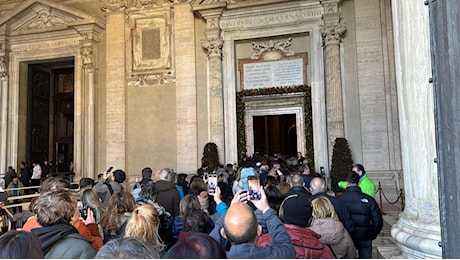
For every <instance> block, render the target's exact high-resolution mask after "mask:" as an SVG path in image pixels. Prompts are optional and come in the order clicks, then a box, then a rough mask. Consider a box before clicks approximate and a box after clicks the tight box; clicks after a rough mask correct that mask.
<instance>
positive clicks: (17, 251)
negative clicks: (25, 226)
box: [0, 230, 43, 259]
mask: <svg viewBox="0 0 460 260" xmlns="http://www.w3.org/2000/svg"><path fill="white" fill-rule="evenodd" d="M26 258H29V259H43V253H42V248H41V242H40V239H38V237H37V236H36V235H34V234H32V233H30V232H26V231H17V230H11V231H8V232H6V233H5V234H3V235H2V236H0V259H26Z"/></svg>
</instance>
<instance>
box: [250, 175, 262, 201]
mask: <svg viewBox="0 0 460 260" xmlns="http://www.w3.org/2000/svg"><path fill="white" fill-rule="evenodd" d="M248 191H249V197H250V198H251V199H252V200H260V198H261V195H260V183H259V178H258V177H256V176H249V177H248Z"/></svg>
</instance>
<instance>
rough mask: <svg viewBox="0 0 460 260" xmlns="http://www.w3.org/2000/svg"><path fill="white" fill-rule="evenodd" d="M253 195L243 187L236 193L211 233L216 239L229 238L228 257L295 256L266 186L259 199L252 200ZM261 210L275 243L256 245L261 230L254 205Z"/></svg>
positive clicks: (280, 257) (272, 257)
mask: <svg viewBox="0 0 460 260" xmlns="http://www.w3.org/2000/svg"><path fill="white" fill-rule="evenodd" d="M250 197H251V196H250V195H249V194H248V193H247V192H246V193H244V192H243V191H242V190H240V191H238V192H237V193H236V194H235V197H234V198H233V200H232V203H231V205H230V207H229V208H228V210H227V212H226V213H225V215H224V216H222V217H220V218H219V220H218V221H217V222H216V224H215V227H214V229H213V230H212V231H211V233H210V236H211V237H213V238H214V239H215V240H216V241H218V242H220V241H222V238H225V239H227V240H228V241H230V243H231V247H230V251H229V252H228V253H227V257H228V258H241V259H248V258H258V259H264V258H271V259H284V258H295V255H296V252H295V249H294V246H293V245H292V243H291V240H290V237H289V234H288V233H287V231H286V228H285V227H284V225H283V223H282V222H281V220H280V219H279V218H278V216H277V214H276V211H275V210H273V209H272V208H270V205H269V204H268V201H267V197H266V195H265V192H264V190H263V189H260V199H251V198H250ZM249 202H250V203H252V204H253V207H255V208H256V209H258V210H260V211H261V212H262V216H263V219H264V220H265V221H266V222H267V227H268V233H269V234H270V236H271V237H273V243H272V245H267V246H260V247H257V246H256V245H255V241H256V239H257V237H259V236H260V234H261V233H262V227H261V226H260V225H258V223H257V219H256V216H255V215H254V210H253V208H252V206H249V205H248V204H249Z"/></svg>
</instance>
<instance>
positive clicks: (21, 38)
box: [0, 0, 104, 177]
mask: <svg viewBox="0 0 460 260" xmlns="http://www.w3.org/2000/svg"><path fill="white" fill-rule="evenodd" d="M19 14H20V15H19ZM43 15H45V16H46V17H44V16H43ZM16 29H20V30H16ZM102 30H104V24H103V23H102V22H101V21H100V20H99V19H97V18H95V17H93V16H90V15H88V14H87V13H85V12H83V11H81V10H78V9H74V8H71V7H69V6H66V5H62V4H59V3H56V2H51V1H48V0H28V1H26V2H24V3H22V4H21V5H19V6H18V7H17V8H16V9H13V10H12V11H10V12H9V13H7V14H6V15H4V16H3V17H2V19H0V44H1V45H2V46H5V47H4V48H2V52H4V55H5V56H8V57H9V64H8V66H7V67H8V73H6V75H4V76H3V77H2V78H1V92H0V94H1V97H2V98H1V99H2V101H4V100H6V103H5V104H4V106H3V107H2V122H4V123H6V125H7V126H8V129H6V130H5V129H2V131H1V133H0V135H1V139H2V141H3V140H5V143H7V144H6V145H2V147H1V150H0V155H1V156H0V167H1V168H6V164H8V165H17V163H18V161H19V160H23V159H24V158H22V157H20V158H19V154H18V153H19V151H20V149H22V148H20V146H23V140H20V137H19V132H20V131H19V130H20V125H21V122H20V119H21V118H22V115H21V114H19V113H20V109H19V103H20V97H23V96H24V94H21V92H22V90H21V89H22V88H23V87H24V84H26V83H24V81H23V80H21V79H22V78H23V77H24V75H23V74H21V73H22V70H21V67H22V64H27V63H30V62H37V61H45V60H47V61H49V60H59V59H69V58H72V57H73V58H74V62H75V63H74V69H75V78H74V82H75V86H74V87H75V91H74V94H75V101H74V102H75V108H74V109H75V111H74V112H75V113H74V114H75V118H74V123H75V125H74V162H75V164H74V165H75V166H74V167H75V168H74V171H75V172H76V173H77V174H79V175H83V174H84V175H85V176H89V177H94V176H91V173H94V161H95V158H94V156H95V153H94V149H95V136H96V135H95V110H94V109H95V96H96V93H95V91H96V88H97V87H96V85H97V77H96V71H97V63H96V61H97V59H96V55H97V42H98V36H99V34H100V33H101V32H102ZM5 115H6V117H5Z"/></svg>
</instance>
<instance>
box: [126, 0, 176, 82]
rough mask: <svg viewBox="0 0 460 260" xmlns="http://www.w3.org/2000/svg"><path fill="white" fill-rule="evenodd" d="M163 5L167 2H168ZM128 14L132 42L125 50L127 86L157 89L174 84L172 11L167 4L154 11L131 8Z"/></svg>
mask: <svg viewBox="0 0 460 260" xmlns="http://www.w3.org/2000/svg"><path fill="white" fill-rule="evenodd" d="M162 2H164V3H166V0H165V1H162ZM156 3H159V2H158V1H156ZM127 14H128V21H129V27H130V36H129V38H130V39H131V41H130V42H129V44H128V47H127V49H126V55H127V57H128V59H127V71H128V75H129V77H128V85H130V86H154V85H164V84H169V83H173V82H175V65H174V62H175V61H174V56H173V52H174V50H173V49H174V45H173V44H172V40H173V38H172V36H171V35H172V33H173V32H172V30H173V29H172V22H173V20H174V18H173V8H171V6H170V5H168V4H165V5H164V6H162V7H159V8H155V9H129V10H128V11H127ZM152 46H156V47H157V48H152Z"/></svg>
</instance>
